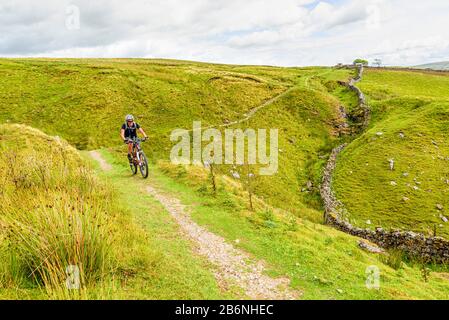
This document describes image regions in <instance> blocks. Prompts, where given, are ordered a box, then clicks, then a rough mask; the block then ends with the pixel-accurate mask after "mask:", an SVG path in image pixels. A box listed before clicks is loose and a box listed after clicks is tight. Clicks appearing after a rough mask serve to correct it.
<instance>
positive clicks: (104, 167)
mask: <svg viewBox="0 0 449 320" xmlns="http://www.w3.org/2000/svg"><path fill="white" fill-rule="evenodd" d="M89 154H90V156H91V157H92V158H93V159H95V160H96V161H97V162H98V163H99V164H100V168H101V170H104V171H110V170H112V166H111V165H110V164H109V163H107V162H106V160H104V159H103V157H102V156H101V154H100V152H98V151H96V150H93V151H89Z"/></svg>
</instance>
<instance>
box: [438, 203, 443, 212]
mask: <svg viewBox="0 0 449 320" xmlns="http://www.w3.org/2000/svg"><path fill="white" fill-rule="evenodd" d="M437 209H438V210H440V211H442V210H443V209H444V207H443V205H442V204H440V203H438V204H437Z"/></svg>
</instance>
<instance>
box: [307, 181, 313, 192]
mask: <svg viewBox="0 0 449 320" xmlns="http://www.w3.org/2000/svg"><path fill="white" fill-rule="evenodd" d="M306 187H307V189H308V190H312V188H313V182H312V181H310V180H309V181H307V183H306Z"/></svg>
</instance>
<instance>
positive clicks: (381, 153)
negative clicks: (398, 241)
mask: <svg viewBox="0 0 449 320" xmlns="http://www.w3.org/2000/svg"><path fill="white" fill-rule="evenodd" d="M360 87H361V89H362V90H363V91H364V92H365V94H366V95H367V96H368V98H369V104H370V106H371V108H372V121H371V125H370V127H369V128H368V130H367V131H366V132H365V133H364V134H363V135H361V136H360V137H359V138H357V139H356V140H355V141H354V142H353V143H351V144H350V145H349V146H348V147H347V149H346V150H345V151H344V152H343V153H342V154H341V156H340V159H339V162H338V164H337V170H336V174H335V177H334V188H335V192H336V195H337V197H338V198H339V200H341V201H342V203H343V204H344V205H345V207H346V209H347V210H348V215H349V217H350V219H351V220H352V221H353V222H354V223H355V224H357V225H359V226H362V227H373V226H377V225H379V226H383V227H387V228H389V227H394V228H403V229H406V230H414V231H420V232H423V233H425V234H426V235H427V234H433V232H434V229H435V227H436V232H437V234H438V235H443V236H446V237H447V236H448V235H449V225H448V223H445V222H444V221H443V220H444V217H445V216H449V214H448V213H447V209H448V208H449V202H448V198H447V192H448V191H449V185H448V181H449V180H448V179H449V171H448V163H449V162H448V161H449V147H448V145H447V142H446V141H447V136H448V135H447V132H448V128H449V91H448V90H447V88H448V87H449V76H448V75H445V74H441V75H432V74H420V73H415V72H403V71H384V70H383V71H378V70H373V69H370V70H368V71H367V72H366V74H365V78H364V80H363V81H362V82H361V83H360ZM390 160H393V161H394V168H393V170H391V169H390ZM370 221H371V224H368V223H369V222H370ZM367 222H368V223H367Z"/></svg>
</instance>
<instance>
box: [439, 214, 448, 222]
mask: <svg viewBox="0 0 449 320" xmlns="http://www.w3.org/2000/svg"><path fill="white" fill-rule="evenodd" d="M440 219H441V220H443V222H444V223H447V222H448V221H449V220H448V219H447V218H446V217H445V216H443V215H442V214H440Z"/></svg>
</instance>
